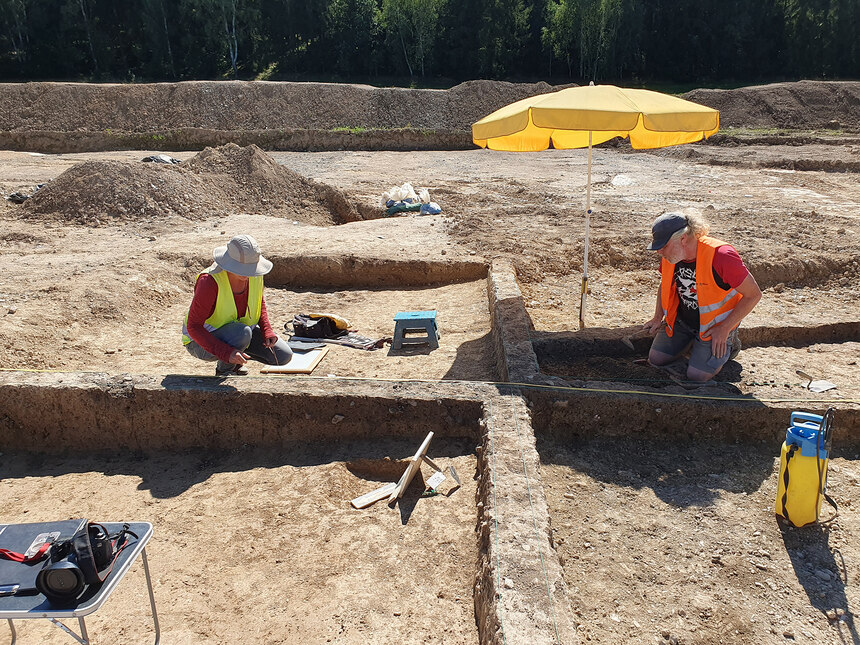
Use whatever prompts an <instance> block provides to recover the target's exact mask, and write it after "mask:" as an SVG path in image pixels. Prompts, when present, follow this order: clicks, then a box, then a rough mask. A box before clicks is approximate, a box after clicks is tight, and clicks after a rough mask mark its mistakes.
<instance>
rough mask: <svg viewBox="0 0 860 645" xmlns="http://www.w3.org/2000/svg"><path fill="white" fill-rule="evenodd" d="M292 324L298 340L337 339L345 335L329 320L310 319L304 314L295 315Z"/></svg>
mask: <svg viewBox="0 0 860 645" xmlns="http://www.w3.org/2000/svg"><path fill="white" fill-rule="evenodd" d="M292 324H293V334H294V335H295V336H298V337H300V338H337V337H338V336H340V335H341V334H343V333H345V330H342V329H338V328H337V325H335V322H334V321H333V320H332V319H331V318H325V317H322V318H311V317H310V316H308V315H306V314H296V315H295V316H293V323H292ZM284 327H286V325H284Z"/></svg>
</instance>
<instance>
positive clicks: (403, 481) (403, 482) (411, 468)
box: [388, 432, 433, 504]
mask: <svg viewBox="0 0 860 645" xmlns="http://www.w3.org/2000/svg"><path fill="white" fill-rule="evenodd" d="M432 438H433V433H432V432H429V433H427V437H426V438H425V439H424V442H423V443H422V444H421V447H420V448H418V452H416V453H415V455H414V456H413V457H412V459H411V460H410V461H409V465H408V466H407V467H406V472H405V473H403V477H401V478H400V481H399V482H397V487H396V488H395V489H394V490H393V491H391V495H389V496H388V503H389V504H391V503H392V502H393V501H395V500H396V499H397V498H399V497H400V496H401V495H403V491H405V490H406V489H407V488H409V484H410V483H411V482H412V478H413V477H415V475H416V474H417V473H418V471H419V470H420V469H421V461H422V459H423V458H424V454H425V453H426V452H427V447H428V446H429V445H430V440H431V439H432Z"/></svg>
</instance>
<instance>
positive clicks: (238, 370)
mask: <svg viewBox="0 0 860 645" xmlns="http://www.w3.org/2000/svg"><path fill="white" fill-rule="evenodd" d="M247 375H248V368H247V367H245V366H244V365H236V364H235V363H222V362H221V361H218V365H217V366H216V367H215V376H247Z"/></svg>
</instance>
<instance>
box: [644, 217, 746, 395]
mask: <svg viewBox="0 0 860 645" xmlns="http://www.w3.org/2000/svg"><path fill="white" fill-rule="evenodd" d="M708 230H709V226H708V223H707V222H706V221H705V219H704V218H703V217H702V216H701V215H699V214H698V213H691V214H687V215H684V214H682V213H664V214H663V215H660V217H658V218H657V219H656V220H655V221H654V225H653V226H652V227H651V235H652V239H651V244H650V245H649V246H648V250H649V251H656V252H657V253H659V254H660V256H661V258H662V259H661V261H660V273H661V276H662V279H661V281H660V288H659V289H658V291H657V308H656V311H655V313H654V317H653V318H652V319H651V320H649V321H648V322H647V323H645V325H644V328H646V329H648V330H649V331H650V332H651V333H652V334H655V333H656V335H657V336H656V338H654V342H653V343H652V345H651V352H650V353H649V354H648V361H649V363H651V364H652V365H655V366H662V365H667V364H669V363H671V362H672V361H674V360H675V359H677V358H678V357H679V356H680V355H681V354H682V353H683V352H684V350H685V349H687V347H689V346H690V345H691V343H692V348H691V352H690V362H689V364H688V366H687V378H688V379H690V380H691V381H700V382H704V381H708V380H710V379H712V378H713V377H714V376H715V375H716V374H717V373H718V372H719V371H720V370H721V369H722V368H723V365H725V364H726V362H728V360H729V359H731V358H734V357H735V356H736V355H737V353H738V352H739V351H740V341H739V340H738V325H740V323H741V321H742V320H743V319H744V318H745V317H746V315H747V314H749V313H750V312H751V311H752V310H753V308H754V307H755V306H756V305H757V304H758V301H759V300H761V289H759V286H758V284H757V283H756V281H755V278H753V276H752V274H751V273H750V272H749V270H748V269H747V267H746V265H744V263H743V260H741V257H740V255H738V252H737V251H736V250H735V249H734V247H732V246H731V245H730V244H727V243H726V242H723V241H721V240H717V239H715V238H713V237H708ZM664 322H665V325H664V324H663V323H664Z"/></svg>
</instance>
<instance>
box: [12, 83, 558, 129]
mask: <svg viewBox="0 0 860 645" xmlns="http://www.w3.org/2000/svg"><path fill="white" fill-rule="evenodd" d="M553 89H559V88H558V87H556V88H554V87H553V86H551V85H549V84H548V83H544V82H540V83H507V82H503V81H483V80H478V81H468V82H466V83H461V84H460V85H457V86H456V87H453V88H451V89H450V90H417V89H407V88H395V87H384V88H378V87H371V86H370V85H351V84H345V83H288V82H267V81H189V82H183V83H153V84H141V85H98V84H83V83H14V84H12V83H4V84H0V131H10V132H14V131H35V130H42V131H54V132H76V131H77V132H80V131H95V132H99V131H101V132H104V131H106V130H108V129H110V130H111V131H114V132H152V131H164V130H173V129H177V128H209V129H214V130H230V131H241V130H269V129H275V130H277V129H279V128H308V129H321V130H325V129H331V128H337V127H362V128H405V127H412V128H427V129H455V130H468V129H469V128H470V127H471V124H472V123H473V122H474V121H477V120H478V119H480V118H482V117H484V116H486V115H487V114H489V113H490V112H493V111H494V110H496V109H498V108H500V107H502V106H503V105H506V104H508V103H510V102H512V101H517V100H519V99H522V98H526V97H528V96H534V95H535V94H543V93H545V92H550V91H552V90H553Z"/></svg>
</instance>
